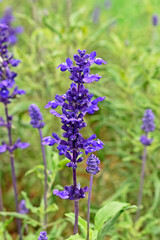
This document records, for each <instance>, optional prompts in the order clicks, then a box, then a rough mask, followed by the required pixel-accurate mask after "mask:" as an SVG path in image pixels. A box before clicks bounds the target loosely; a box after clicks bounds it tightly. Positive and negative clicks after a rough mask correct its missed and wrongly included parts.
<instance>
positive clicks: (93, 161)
mask: <svg viewBox="0 0 160 240" xmlns="http://www.w3.org/2000/svg"><path fill="white" fill-rule="evenodd" d="M99 164H100V160H99V158H98V157H96V156H95V155H94V154H91V155H90V156H89V157H88V159H87V166H88V167H87V168H86V171H87V172H88V173H90V174H94V175H95V174H97V173H98V172H99V171H100V168H99V167H98V165H99Z"/></svg>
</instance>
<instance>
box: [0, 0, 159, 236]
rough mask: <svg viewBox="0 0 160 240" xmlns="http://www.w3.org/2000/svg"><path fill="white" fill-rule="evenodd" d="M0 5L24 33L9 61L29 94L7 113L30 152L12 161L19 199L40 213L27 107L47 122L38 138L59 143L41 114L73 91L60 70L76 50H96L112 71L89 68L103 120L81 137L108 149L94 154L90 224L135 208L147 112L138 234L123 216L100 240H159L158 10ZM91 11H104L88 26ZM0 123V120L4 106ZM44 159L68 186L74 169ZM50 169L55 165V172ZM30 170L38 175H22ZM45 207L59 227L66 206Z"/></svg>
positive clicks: (94, 119)
mask: <svg viewBox="0 0 160 240" xmlns="http://www.w3.org/2000/svg"><path fill="white" fill-rule="evenodd" d="M0 6H1V8H0V13H1V15H2V14H3V11H4V9H5V8H6V7H7V6H12V8H13V13H14V15H15V17H16V21H15V22H14V24H15V26H17V25H22V26H23V27H24V32H23V34H21V35H20V36H19V41H18V43H17V44H16V45H15V46H14V47H13V48H12V49H11V51H12V52H13V53H14V56H15V58H18V59H20V60H21V64H20V65H19V67H18V68H17V73H18V77H17V85H18V86H19V87H20V88H23V89H25V90H26V92H27V94H26V95H25V96H22V97H20V98H19V99H16V100H15V101H14V103H12V104H10V109H9V110H10V114H13V115H14V121H13V123H14V127H13V131H12V132H13V136H14V137H13V138H14V139H15V140H16V139H17V137H20V138H21V139H22V140H23V141H28V142H29V143H30V144H31V146H30V147H29V148H28V149H26V150H23V151H21V150H19V151H17V152H16V174H17V179H18V190H19V192H21V191H25V192H27V195H28V196H29V198H30V201H31V202H32V204H33V205H35V206H39V204H40V201H41V198H42V195H43V185H42V182H41V180H40V179H41V178H42V179H43V176H42V171H41V170H37V165H40V164H42V157H41V151H40V141H39V138H38V131H36V129H32V127H31V126H30V124H29V122H30V119H29V114H28V107H29V105H30V104H31V103H35V104H37V105H38V106H39V108H40V109H41V112H42V113H43V117H44V121H45V122H46V126H45V127H44V129H43V135H44V136H49V135H51V133H52V132H57V133H59V134H61V129H60V122H59V120H58V119H56V118H55V117H53V116H52V115H51V114H50V113H49V111H48V110H47V109H45V108H44V106H45V105H46V103H47V102H48V101H50V100H53V99H54V96H55V94H63V93H64V92H65V91H66V90H67V89H68V88H69V85H70V80H69V79H68V73H62V72H60V71H59V70H57V69H56V67H57V66H58V65H59V64H60V63H61V62H64V61H65V59H66V58H67V57H71V56H72V55H73V54H74V53H76V51H77V49H86V50H87V52H89V53H90V52H91V51H94V50H96V52H97V55H98V56H99V57H102V58H103V59H104V60H106V61H107V63H108V64H107V65H105V66H104V65H103V66H94V67H92V71H93V72H95V73H96V72H97V73H98V74H99V75H101V76H103V78H102V79H101V80H100V82H98V83H95V84H91V85H89V89H90V91H91V92H93V93H94V95H95V96H96V97H98V96H106V100H105V101H104V102H103V103H101V104H99V105H100V111H99V112H97V113H96V114H95V115H91V116H89V117H87V118H86V121H87V128H86V129H85V130H84V132H83V133H84V135H85V136H86V137H88V136H90V134H93V133H96V134H97V136H98V138H100V139H101V140H102V141H104V143H105V148H104V149H103V150H101V151H100V152H99V153H97V154H98V156H99V158H100V159H101V172H100V174H98V176H96V177H95V179H94V186H93V194H92V206H91V207H92V215H91V217H92V219H93V216H94V214H95V212H96V211H97V209H99V207H100V206H102V205H104V203H106V202H109V201H111V200H116V201H121V202H129V203H130V204H133V205H135V204H136V203H137V195H138V188H139V181H140V171H141V156H142V152H143V146H142V145H141V143H140V142H139V137H140V135H141V134H142V131H141V127H140V126H141V118H142V116H143V114H144V111H145V109H146V108H151V109H152V110H153V112H154V114H155V116H156V130H155V132H153V133H152V134H151V135H152V137H153V138H154V141H153V144H152V145H151V146H150V147H148V158H147V166H146V177H145V184H144V191H143V209H142V211H141V216H142V217H141V218H140V220H139V222H138V223H136V225H134V223H133V221H134V215H135V214H134V212H133V213H132V212H130V213H128V212H127V213H125V214H123V215H122V216H121V217H120V220H119V222H117V224H116V226H115V228H114V229H113V231H111V233H110V234H109V236H108V238H106V239H111V240H131V239H135V240H150V239H151V240H152V239H153V240H158V239H159V238H160V228H159V225H160V220H159V219H160V204H159V203H160V161H159V156H160V150H159V148H160V134H159V132H160V128H159V125H160V68H159V65H160V36H159V34H160V25H158V26H157V27H154V26H152V22H151V19H152V15H153V14H154V13H157V14H160V10H159V9H160V2H159V1H158V0H157V1H156V0H142V1H139V0H131V1H127V0H112V1H111V6H110V7H108V8H106V7H105V6H106V5H105V1H102V0H99V1H95V0H93V1H91V0H86V1H79V0H77V1H72V0H68V1H67V0H66V1H63V0H59V1H55V0H48V1H45V0H37V1H35V2H34V1H31V0H30V1H29V0H28V1H27V0H26V1H23V2H22V1H20V0H4V1H3V2H1V3H0ZM95 9H99V10H97V11H99V12H100V15H99V17H98V20H97V22H94V21H93V14H94V12H95ZM0 115H1V116H2V115H3V108H2V105H1V106H0ZM5 138H7V136H6V130H5V129H1V131H0V139H5ZM46 151H47V157H48V170H51V171H52V173H53V175H54V177H55V182H54V186H55V185H57V184H58V185H59V184H60V185H62V186H64V185H67V184H70V183H71V173H70V169H68V168H65V167H64V164H61V165H59V164H60V159H59V157H58V155H56V156H55V154H56V153H54V154H53V153H52V151H51V148H46ZM54 151H55V152H56V148H54ZM57 159H58V160H57ZM0 160H1V161H0V171H1V180H2V190H3V198H4V199H3V201H4V206H5V209H6V210H8V211H14V204H13V190H12V183H11V172H10V162H9V158H8V155H7V154H3V155H0ZM56 161H58V163H55V162H56ZM64 161H65V160H64ZM56 164H57V165H56ZM55 166H58V168H57V170H56V172H54V169H55V168H54V167H55ZM63 168H64V169H63ZM31 169H36V170H35V171H33V173H30V174H28V175H25V173H26V172H27V171H29V170H31ZM84 169H85V163H83V164H81V165H80V168H79V170H78V180H79V182H81V185H82V186H84V185H86V184H88V180H89V177H88V175H87V174H86V173H85V171H84ZM62 170H63V171H62ZM55 175H56V176H55ZM50 181H51V180H50ZM51 185H52V183H51ZM54 186H52V187H51V192H52V190H53V188H54ZM21 198H22V195H21ZM49 201H50V203H52V204H53V203H54V202H56V203H57V205H58V206H59V207H60V209H59V211H57V212H56V213H55V214H54V216H53V217H52V216H50V217H51V219H52V221H57V219H60V218H64V213H65V212H66V210H67V212H69V211H72V207H73V206H72V204H70V205H69V204H68V202H65V201H62V200H59V199H57V198H55V197H53V196H52V194H50V196H49ZM86 201H87V200H86V199H85V200H83V201H81V202H80V209H81V215H82V217H85V216H86ZM68 226H69V228H67V229H66V228H65V229H64V230H63V233H62V234H61V233H60V235H61V237H60V236H59V237H57V239H63V237H64V236H68V235H69V234H71V233H72V226H71V225H68ZM8 228H9V231H10V233H11V234H12V235H13V237H14V231H15V229H14V224H13V223H12V222H11V223H10V224H9V227H8ZM34 231H35V230H34V228H31V229H30V232H33V233H34ZM62 236H63V237H62ZM26 239H28V238H26ZM30 239H32V238H31V237H30Z"/></svg>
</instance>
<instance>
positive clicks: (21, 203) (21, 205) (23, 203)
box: [19, 199, 29, 214]
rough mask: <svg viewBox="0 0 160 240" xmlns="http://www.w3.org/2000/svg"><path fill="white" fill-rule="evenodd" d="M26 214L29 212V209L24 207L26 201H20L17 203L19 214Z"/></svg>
mask: <svg viewBox="0 0 160 240" xmlns="http://www.w3.org/2000/svg"><path fill="white" fill-rule="evenodd" d="M28 212H29V209H28V208H27V207H26V201H25V200H24V199H22V200H21V201H20V203H19V213H21V214H27V213H28Z"/></svg>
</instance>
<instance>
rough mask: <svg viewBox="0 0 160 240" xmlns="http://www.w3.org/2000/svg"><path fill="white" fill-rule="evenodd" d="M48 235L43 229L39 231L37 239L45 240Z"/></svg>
mask: <svg viewBox="0 0 160 240" xmlns="http://www.w3.org/2000/svg"><path fill="white" fill-rule="evenodd" d="M47 239H48V237H47V232H45V231H43V232H40V235H39V237H38V240H47Z"/></svg>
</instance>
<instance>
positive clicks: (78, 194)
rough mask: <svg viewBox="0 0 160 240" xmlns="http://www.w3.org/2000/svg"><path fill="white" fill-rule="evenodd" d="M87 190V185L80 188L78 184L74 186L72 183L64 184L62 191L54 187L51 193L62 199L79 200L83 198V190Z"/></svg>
mask: <svg viewBox="0 0 160 240" xmlns="http://www.w3.org/2000/svg"><path fill="white" fill-rule="evenodd" d="M87 191H88V187H87V186H86V187H84V188H81V187H80V185H79V186H77V187H76V188H74V186H73V185H71V186H66V187H65V188H64V190H63V191H59V190H58V189H54V191H53V194H54V195H56V196H59V197H60V198H62V199H69V200H79V199H81V198H85V196H86V195H85V192H87Z"/></svg>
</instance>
